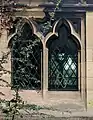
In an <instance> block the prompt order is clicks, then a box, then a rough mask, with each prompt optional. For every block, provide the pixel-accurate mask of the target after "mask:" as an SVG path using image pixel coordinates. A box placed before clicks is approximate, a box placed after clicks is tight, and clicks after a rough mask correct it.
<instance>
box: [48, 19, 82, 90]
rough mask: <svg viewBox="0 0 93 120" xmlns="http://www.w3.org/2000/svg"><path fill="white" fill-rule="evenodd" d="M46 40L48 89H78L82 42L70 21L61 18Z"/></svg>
mask: <svg viewBox="0 0 93 120" xmlns="http://www.w3.org/2000/svg"><path fill="white" fill-rule="evenodd" d="M54 29H55V32H54V34H52V35H51V36H50V37H49V39H48V40H47V42H46V45H47V48H48V90H57V91H59V90H61V91H64V90H67V91H73V90H75V91H78V90H79V88H80V73H79V72H80V67H79V63H80V54H81V52H80V51H81V42H80V39H79V37H78V36H77V35H76V34H75V31H74V29H73V27H72V25H71V24H70V22H69V21H67V20H65V19H61V20H59V21H58V23H56V24H55V25H54Z"/></svg>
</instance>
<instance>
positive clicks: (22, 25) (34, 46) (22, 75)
mask: <svg viewBox="0 0 93 120" xmlns="http://www.w3.org/2000/svg"><path fill="white" fill-rule="evenodd" d="M10 44H11V58H12V62H11V63H12V67H11V68H12V70H11V71H12V87H13V88H14V87H16V86H18V87H19V88H20V89H30V90H37V89H38V90H40V89H41V66H42V65H41V53H42V51H43V49H42V42H41V40H40V38H39V37H38V35H37V34H36V28H35V26H34V24H33V23H31V22H30V21H29V20H27V19H21V20H20V21H19V23H18V24H17V27H16V32H15V33H14V34H13V35H12V37H11V39H10V40H9V45H10Z"/></svg>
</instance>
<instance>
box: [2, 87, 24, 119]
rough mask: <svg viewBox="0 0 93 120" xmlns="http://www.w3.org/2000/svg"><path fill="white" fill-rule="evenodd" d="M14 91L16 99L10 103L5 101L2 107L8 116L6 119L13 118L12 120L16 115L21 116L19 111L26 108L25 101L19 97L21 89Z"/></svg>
mask: <svg viewBox="0 0 93 120" xmlns="http://www.w3.org/2000/svg"><path fill="white" fill-rule="evenodd" d="M14 91H15V94H14V97H13V98H12V99H11V100H9V101H6V100H5V101H3V102H4V103H5V105H3V106H2V112H3V113H5V114H6V117H9V116H10V117H12V119H11V120H14V119H15V115H17V114H20V112H19V110H20V109H22V108H23V106H24V101H22V99H21V97H20V95H19V89H18V88H17V87H16V89H15V90H14ZM1 103H2V102H1Z"/></svg>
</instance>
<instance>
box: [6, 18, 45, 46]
mask: <svg viewBox="0 0 93 120" xmlns="http://www.w3.org/2000/svg"><path fill="white" fill-rule="evenodd" d="M20 22H21V21H19V22H18V24H19V23H20ZM26 23H27V24H29V26H30V27H31V29H32V34H34V35H35V36H37V37H38V38H39V39H40V40H41V42H42V45H43V47H45V44H44V41H43V39H44V37H43V35H42V34H41V33H40V32H39V30H38V25H37V23H36V22H35V21H33V20H32V19H28V18H22V26H21V27H23V26H24V25H25V24H26ZM18 27H19V25H17V26H16V30H15V32H14V33H13V34H12V35H11V36H9V37H8V42H7V46H9V44H10V43H11V42H12V41H11V40H12V38H13V37H14V36H15V35H17V33H18Z"/></svg>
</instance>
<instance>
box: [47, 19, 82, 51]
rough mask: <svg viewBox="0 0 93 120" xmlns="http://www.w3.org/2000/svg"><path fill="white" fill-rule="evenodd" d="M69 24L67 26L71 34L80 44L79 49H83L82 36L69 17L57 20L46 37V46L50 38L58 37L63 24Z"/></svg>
mask: <svg viewBox="0 0 93 120" xmlns="http://www.w3.org/2000/svg"><path fill="white" fill-rule="evenodd" d="M63 24H64V25H65V26H67V28H68V29H69V31H70V34H71V36H73V37H74V38H75V39H74V40H75V42H76V44H77V45H78V48H79V50H81V48H82V43H81V40H80V36H79V35H78V34H77V33H76V31H75V30H74V28H73V26H72V24H71V22H70V21H69V20H67V19H64V18H62V19H59V20H57V21H56V22H55V24H54V26H53V27H52V32H50V33H48V34H47V35H46V37H45V46H47V42H48V40H49V38H51V37H52V36H56V37H58V29H59V28H60V27H61V26H62V25H63Z"/></svg>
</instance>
